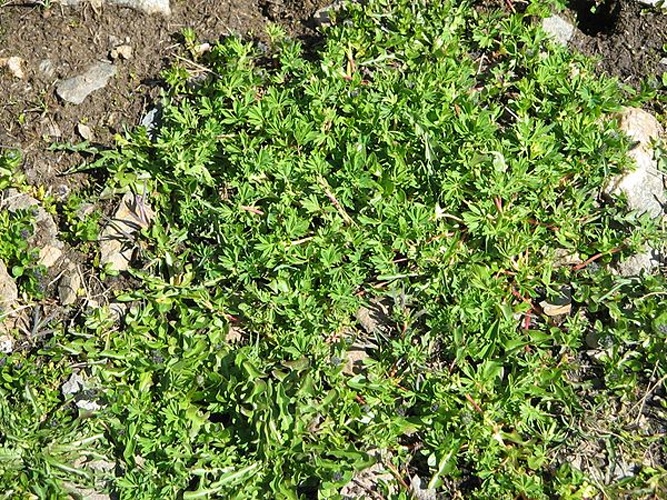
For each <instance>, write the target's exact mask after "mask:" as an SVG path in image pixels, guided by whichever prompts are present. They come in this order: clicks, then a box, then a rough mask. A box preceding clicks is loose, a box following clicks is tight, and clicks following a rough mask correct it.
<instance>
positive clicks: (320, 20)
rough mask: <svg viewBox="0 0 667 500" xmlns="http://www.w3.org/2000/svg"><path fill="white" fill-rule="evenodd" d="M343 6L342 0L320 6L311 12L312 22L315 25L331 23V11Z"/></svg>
mask: <svg viewBox="0 0 667 500" xmlns="http://www.w3.org/2000/svg"><path fill="white" fill-rule="evenodd" d="M342 6H343V2H342V1H340V0H336V1H335V2H334V3H332V4H331V5H327V6H326V7H322V8H321V9H320V10H318V11H317V12H315V14H313V24H314V25H315V26H317V27H320V26H326V25H328V24H331V13H332V12H335V11H337V10H339V9H340V8H341V7H342Z"/></svg>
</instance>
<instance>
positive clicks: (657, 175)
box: [605, 108, 667, 218]
mask: <svg viewBox="0 0 667 500" xmlns="http://www.w3.org/2000/svg"><path fill="white" fill-rule="evenodd" d="M619 125H620V128H621V130H622V131H623V132H625V134H627V135H628V137H630V139H632V140H633V141H635V143H636V144H635V146H634V147H633V148H632V150H631V151H630V153H629V156H630V158H632V159H633V160H634V162H635V164H636V168H635V169H634V170H632V171H630V172H626V173H624V174H622V175H619V176H617V177H615V178H614V179H612V180H611V182H610V183H609V185H608V186H607V188H606V189H605V192H606V193H607V194H608V195H611V196H618V195H620V194H623V195H625V197H626V198H627V200H628V206H629V207H630V209H631V210H636V211H638V212H640V213H648V214H649V215H650V216H651V217H654V218H655V217H660V216H662V215H664V211H663V206H665V204H666V203H667V196H665V183H664V179H663V176H664V174H662V173H661V172H660V171H659V170H658V163H657V161H656V160H655V158H654V151H653V142H654V141H656V140H657V139H658V138H660V136H661V135H662V134H663V129H662V126H661V125H660V123H659V122H658V120H656V119H655V117H654V116H653V115H651V114H650V113H648V112H646V111H644V110H642V109H637V108H624V109H623V111H622V112H621V114H620V116H619Z"/></svg>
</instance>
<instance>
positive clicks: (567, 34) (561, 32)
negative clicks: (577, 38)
mask: <svg viewBox="0 0 667 500" xmlns="http://www.w3.org/2000/svg"><path fill="white" fill-rule="evenodd" d="M542 29H543V30H544V31H546V32H547V35H549V38H551V39H552V40H554V41H555V42H557V43H559V44H561V45H567V44H568V42H569V41H570V40H572V36H573V35H574V25H573V24H572V23H571V22H569V21H567V20H566V19H563V18H562V17H560V16H557V15H554V16H551V17H546V18H544V19H542Z"/></svg>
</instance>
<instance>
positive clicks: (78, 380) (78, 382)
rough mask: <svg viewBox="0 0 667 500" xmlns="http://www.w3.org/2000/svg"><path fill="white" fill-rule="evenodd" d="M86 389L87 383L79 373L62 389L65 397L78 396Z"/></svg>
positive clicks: (71, 376)
mask: <svg viewBox="0 0 667 500" xmlns="http://www.w3.org/2000/svg"><path fill="white" fill-rule="evenodd" d="M85 387H86V381H85V380H84V379H83V377H82V376H81V375H79V373H78V372H74V373H72V375H70V377H69V379H67V381H66V382H65V383H64V384H63V385H62V387H61V388H60V390H61V392H62V394H63V396H69V395H71V394H77V393H79V392H81V391H83V390H84V389H85Z"/></svg>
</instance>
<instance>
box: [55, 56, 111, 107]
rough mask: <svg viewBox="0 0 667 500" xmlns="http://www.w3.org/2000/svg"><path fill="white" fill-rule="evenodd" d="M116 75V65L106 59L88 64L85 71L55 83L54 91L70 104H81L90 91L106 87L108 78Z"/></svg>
mask: <svg viewBox="0 0 667 500" xmlns="http://www.w3.org/2000/svg"><path fill="white" fill-rule="evenodd" d="M115 75H116V67H115V66H114V65H113V64H111V63H108V62H106V61H100V62H98V63H95V64H93V65H92V66H90V67H89V68H88V69H87V70H86V72H85V73H83V74H81V75H79V76H75V77H73V78H68V79H67V80H61V81H59V82H58V83H57V84H56V93H57V94H58V96H60V98H61V99H63V100H64V101H67V102H71V103H72V104H81V103H82V102H83V101H84V100H85V99H86V97H88V96H89V95H90V94H91V93H92V92H94V91H96V90H99V89H102V88H104V87H106V85H107V83H108V82H109V79H110V78H111V77H113V76H115Z"/></svg>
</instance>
